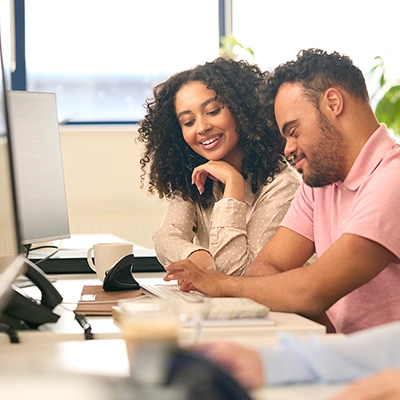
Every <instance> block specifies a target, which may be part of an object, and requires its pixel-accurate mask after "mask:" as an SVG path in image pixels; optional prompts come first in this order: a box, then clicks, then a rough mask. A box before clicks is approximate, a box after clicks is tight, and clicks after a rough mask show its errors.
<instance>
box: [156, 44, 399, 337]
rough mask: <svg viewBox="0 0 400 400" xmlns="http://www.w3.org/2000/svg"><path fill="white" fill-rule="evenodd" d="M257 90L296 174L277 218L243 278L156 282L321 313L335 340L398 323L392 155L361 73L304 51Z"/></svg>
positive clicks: (182, 266)
mask: <svg viewBox="0 0 400 400" xmlns="http://www.w3.org/2000/svg"><path fill="white" fill-rule="evenodd" d="M267 85H268V87H269V97H270V98H269V100H270V102H271V106H272V107H271V109H273V110H274V116H273V118H271V120H272V121H273V122H274V123H275V124H276V126H277V128H278V129H279V130H280V132H281V134H282V135H283V136H284V137H285V138H286V141H287V142H286V147H285V154H286V156H288V157H292V158H293V160H294V163H295V165H296V169H297V170H298V171H299V172H300V173H301V174H302V175H303V182H302V185H301V187H300V188H299V190H298V191H297V193H296V196H295V199H294V200H293V202H292V204H291V207H290V209H289V211H288V213H287V214H286V217H285V218H284V220H283V221H282V223H281V226H280V227H279V228H278V230H277V231H276V233H275V235H274V236H273V237H272V239H271V240H270V241H269V242H268V244H267V245H266V246H265V247H264V249H263V250H262V251H261V253H260V254H259V256H258V257H257V258H256V259H255V261H254V262H253V263H252V264H251V265H250V266H249V268H248V269H247V271H246V273H245V276H244V277H234V276H225V275H223V274H219V273H217V272H215V271H212V270H202V269H199V268H197V267H196V266H195V265H194V264H193V263H191V262H190V261H188V260H184V261H180V262H177V263H173V264H171V265H169V266H167V267H166V270H167V271H168V273H167V275H166V276H165V278H164V279H165V280H175V279H177V280H178V281H179V283H180V284H181V286H182V287H183V288H185V287H189V286H190V285H192V286H193V287H195V288H196V289H198V290H199V291H201V292H203V293H205V294H207V295H210V296H238V297H248V298H251V299H253V300H255V301H257V302H259V303H262V304H265V305H267V306H268V307H270V308H271V310H274V311H286V312H294V313H299V314H301V315H305V316H307V317H310V318H313V319H318V318H320V316H323V315H324V313H325V312H326V314H327V315H328V317H329V319H330V320H331V322H332V323H333V325H334V328H335V329H336V331H337V332H342V333H351V332H354V331H358V330H360V329H365V328H369V327H372V326H375V325H379V324H383V323H386V322H390V321H394V320H399V319H400V290H399V288H400V260H399V258H400V228H399V226H400V213H399V212H398V210H399V209H400V195H399V193H400V192H399V188H400V147H399V146H398V145H397V144H396V143H395V141H394V140H393V139H392V138H391V137H390V135H389V134H388V132H387V128H386V126H385V125H383V124H382V125H380V124H379V123H378V121H377V120H376V117H375V115H374V112H373V110H372V108H371V105H370V102H369V98H368V92H367V88H366V85H365V80H364V77H363V75H362V73H361V71H360V70H359V69H358V68H356V67H355V66H354V65H353V63H352V61H351V60H350V59H349V58H348V57H346V56H341V55H339V54H338V53H336V52H334V53H332V54H328V53H327V52H325V51H322V50H316V49H310V50H305V51H302V52H300V53H299V55H298V57H297V60H295V61H291V62H288V63H286V64H283V65H281V66H279V67H277V68H276V69H275V71H274V72H273V73H271V74H269V76H267ZM314 252H315V253H316V254H317V260H316V261H315V262H313V263H310V264H308V265H305V263H306V261H307V260H308V259H309V258H310V256H311V255H312V254H313V253H314Z"/></svg>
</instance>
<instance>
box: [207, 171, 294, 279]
mask: <svg viewBox="0 0 400 400" xmlns="http://www.w3.org/2000/svg"><path fill="white" fill-rule="evenodd" d="M300 182H301V178H300V176H299V174H298V173H297V172H296V171H295V170H294V169H293V168H292V167H290V166H287V167H286V168H284V169H283V170H282V171H281V172H279V173H278V174H276V176H275V179H274V180H273V181H272V182H271V183H269V184H267V185H266V186H264V187H263V188H262V190H261V191H260V194H259V196H258V198H256V199H255V202H254V204H253V205H252V209H251V212H250V215H249V216H248V215H246V214H247V211H246V209H247V208H246V204H245V203H244V202H239V201H237V200H235V199H229V198H227V199H222V200H220V201H218V202H217V203H216V204H215V205H214V210H213V215H212V219H211V227H210V247H209V250H210V253H211V255H212V256H213V258H214V260H215V263H216V266H217V270H218V271H220V272H223V273H225V274H231V275H243V274H244V272H245V271H246V269H247V267H248V266H249V265H250V264H251V263H252V261H253V260H254V258H255V257H256V256H257V255H258V253H259V252H260V251H261V250H262V248H263V247H264V245H265V244H266V243H267V242H268V241H269V239H270V238H271V236H272V235H273V234H274V233H275V231H276V229H277V228H278V226H279V224H280V223H281V221H282V219H283V217H284V216H285V214H286V212H287V210H288V208H289V206H290V203H291V201H292V199H293V197H294V195H295V192H296V190H297V189H298V187H299V185H300Z"/></svg>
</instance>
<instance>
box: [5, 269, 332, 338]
mask: <svg viewBox="0 0 400 400" xmlns="http://www.w3.org/2000/svg"><path fill="white" fill-rule="evenodd" d="M163 276H164V273H137V274H135V278H136V280H137V281H138V282H139V283H140V282H141V280H146V281H149V280H150V281H151V280H159V279H161V278H162V277H163ZM50 277H51V278H54V279H55V280H56V281H55V282H54V286H55V287H56V288H57V290H58V291H59V292H60V293H61V295H62V296H63V299H64V300H63V303H62V305H60V306H57V307H56V308H55V310H54V311H55V312H56V313H57V314H59V315H60V319H59V320H58V321H57V323H49V324H44V325H42V326H40V327H39V330H38V331H20V332H19V337H20V341H21V342H22V343H30V342H31V343H39V342H44V343H47V342H49V341H60V340H84V335H83V330H82V328H81V327H80V326H79V325H78V323H77V322H76V321H75V320H74V314H73V313H72V312H71V311H70V310H74V309H75V305H76V303H77V301H78V300H79V298H80V295H81V292H82V288H83V286H84V285H100V284H101V282H100V280H98V279H97V278H96V276H95V275H92V274H87V275H86V274H80V275H64V274H62V275H50ZM24 290H25V291H26V292H27V293H28V294H29V295H30V296H31V297H34V298H40V292H39V290H38V289H37V288H36V287H31V288H25V289H24ZM68 309H69V310H68ZM270 317H271V318H272V319H273V320H274V321H275V325H272V326H252V327H240V326H238V327H229V329H228V330H227V328H224V327H205V328H203V330H202V338H201V339H202V340H209V339H223V338H230V337H232V336H239V337H242V336H243V337H247V336H249V335H253V336H260V337H264V336H270V335H275V334H276V333H277V332H278V331H287V332H293V333H298V334H306V333H315V334H325V332H326V329H325V326H323V325H320V324H317V323H316V322H313V321H310V320H308V319H307V318H304V317H301V316H299V315H297V314H291V313H280V312H271V313H270ZM86 319H87V321H88V322H89V323H90V325H91V326H92V333H93V334H94V335H95V338H96V339H119V338H121V332H120V329H119V327H118V326H117V325H116V324H115V323H114V321H113V319H112V318H111V317H110V316H105V317H99V316H95V317H94V316H93V317H90V316H88V317H87V318H86ZM8 341H9V340H8V337H7V336H6V334H4V333H3V334H0V344H5V343H8Z"/></svg>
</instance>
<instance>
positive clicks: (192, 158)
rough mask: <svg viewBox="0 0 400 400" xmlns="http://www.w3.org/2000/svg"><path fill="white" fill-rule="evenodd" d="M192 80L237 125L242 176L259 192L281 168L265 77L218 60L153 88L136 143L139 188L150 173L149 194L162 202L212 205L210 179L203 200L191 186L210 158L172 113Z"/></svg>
mask: <svg viewBox="0 0 400 400" xmlns="http://www.w3.org/2000/svg"><path fill="white" fill-rule="evenodd" d="M193 81H200V82H203V83H204V84H206V85H207V88H209V89H213V90H214V91H215V92H216V94H217V96H221V97H222V99H223V101H224V103H225V104H226V106H227V107H229V110H230V111H231V113H232V115H233V117H234V119H235V121H236V130H237V132H238V134H239V142H238V145H239V147H240V149H241V151H242V155H243V160H242V167H241V173H242V175H243V177H244V179H248V177H249V176H251V187H252V191H253V192H254V193H255V192H257V190H258V189H259V188H260V187H261V186H262V185H265V184H267V182H269V181H272V180H273V177H274V175H275V174H276V173H277V172H278V171H279V170H280V160H282V156H283V148H284V140H283V138H282V137H281V135H280V134H279V132H278V131H277V130H273V129H270V128H269V127H268V124H267V110H266V106H265V101H264V99H265V96H264V95H263V93H262V92H263V90H265V86H264V85H263V81H264V75H263V73H262V71H261V70H260V68H259V67H258V66H256V65H253V64H250V63H248V62H247V61H234V60H231V59H227V58H222V57H220V58H217V59H216V60H214V61H212V62H207V63H205V64H203V65H198V66H196V67H194V68H193V69H189V70H186V71H183V72H180V73H177V74H175V75H173V76H172V77H170V78H169V79H168V80H166V81H165V82H163V83H161V84H159V85H157V86H155V88H154V89H153V98H152V99H148V100H147V101H146V103H145V107H146V109H147V114H146V115H145V117H144V118H143V119H142V120H141V121H140V126H139V129H138V132H139V136H138V138H137V140H138V141H139V142H142V143H144V144H145V151H144V153H143V154H142V158H141V159H140V165H141V169H142V172H143V174H142V175H141V184H142V187H143V185H144V180H145V176H146V173H147V170H148V169H149V176H148V179H149V188H148V191H149V192H150V193H154V192H158V195H159V197H160V198H163V197H166V198H170V197H171V196H172V194H173V193H174V192H178V193H179V194H180V195H181V196H182V198H183V199H185V200H188V199H191V200H192V201H193V202H197V203H198V204H200V205H201V206H203V207H208V206H209V205H210V204H211V203H212V202H213V201H214V200H213V193H212V181H211V180H210V179H207V182H206V185H205V191H204V193H203V194H202V195H201V196H200V195H199V193H198V191H197V189H196V187H195V186H194V185H192V180H191V175H192V171H193V169H194V168H195V167H196V166H198V165H200V164H204V163H206V162H207V161H208V160H206V159H205V158H203V157H201V156H199V155H198V154H197V153H196V152H195V151H193V150H192V149H191V148H190V147H189V145H188V144H187V143H186V142H185V140H184V139H183V135H182V131H181V127H180V125H179V123H178V120H177V117H176V115H175V96H176V93H177V92H178V91H179V89H180V88H181V87H182V86H183V85H185V84H187V83H188V82H193Z"/></svg>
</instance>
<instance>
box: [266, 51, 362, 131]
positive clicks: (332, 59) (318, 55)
mask: <svg viewBox="0 0 400 400" xmlns="http://www.w3.org/2000/svg"><path fill="white" fill-rule="evenodd" d="M265 75H266V81H265V83H266V85H267V88H266V96H267V98H266V100H267V104H268V107H267V110H268V111H269V112H270V114H269V115H268V120H269V121H273V122H274V123H275V124H276V121H275V117H274V111H273V110H274V102H275V97H276V95H277V93H278V90H279V88H280V87H281V85H282V84H284V83H286V82H290V83H300V84H301V85H302V87H303V92H304V94H305V95H306V97H307V98H308V99H309V100H310V102H311V103H313V104H314V106H315V107H316V108H317V109H318V108H319V100H320V98H321V95H322V94H323V93H325V91H326V90H327V89H329V88H330V87H341V88H342V89H344V90H346V92H348V93H350V94H351V95H353V96H354V97H356V98H359V99H360V100H362V101H367V102H369V96H368V91H367V86H366V83H365V79H364V76H363V74H362V72H361V71H360V69H359V68H357V67H356V66H355V65H354V64H353V61H352V60H351V59H350V58H349V57H348V56H345V55H341V54H339V53H337V52H333V53H330V54H329V53H327V52H326V51H324V50H321V49H308V50H301V51H300V52H299V53H298V54H297V58H296V60H294V61H288V62H286V63H284V64H281V65H279V66H278V67H276V68H275V69H274V70H273V71H272V72H266V73H265Z"/></svg>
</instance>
